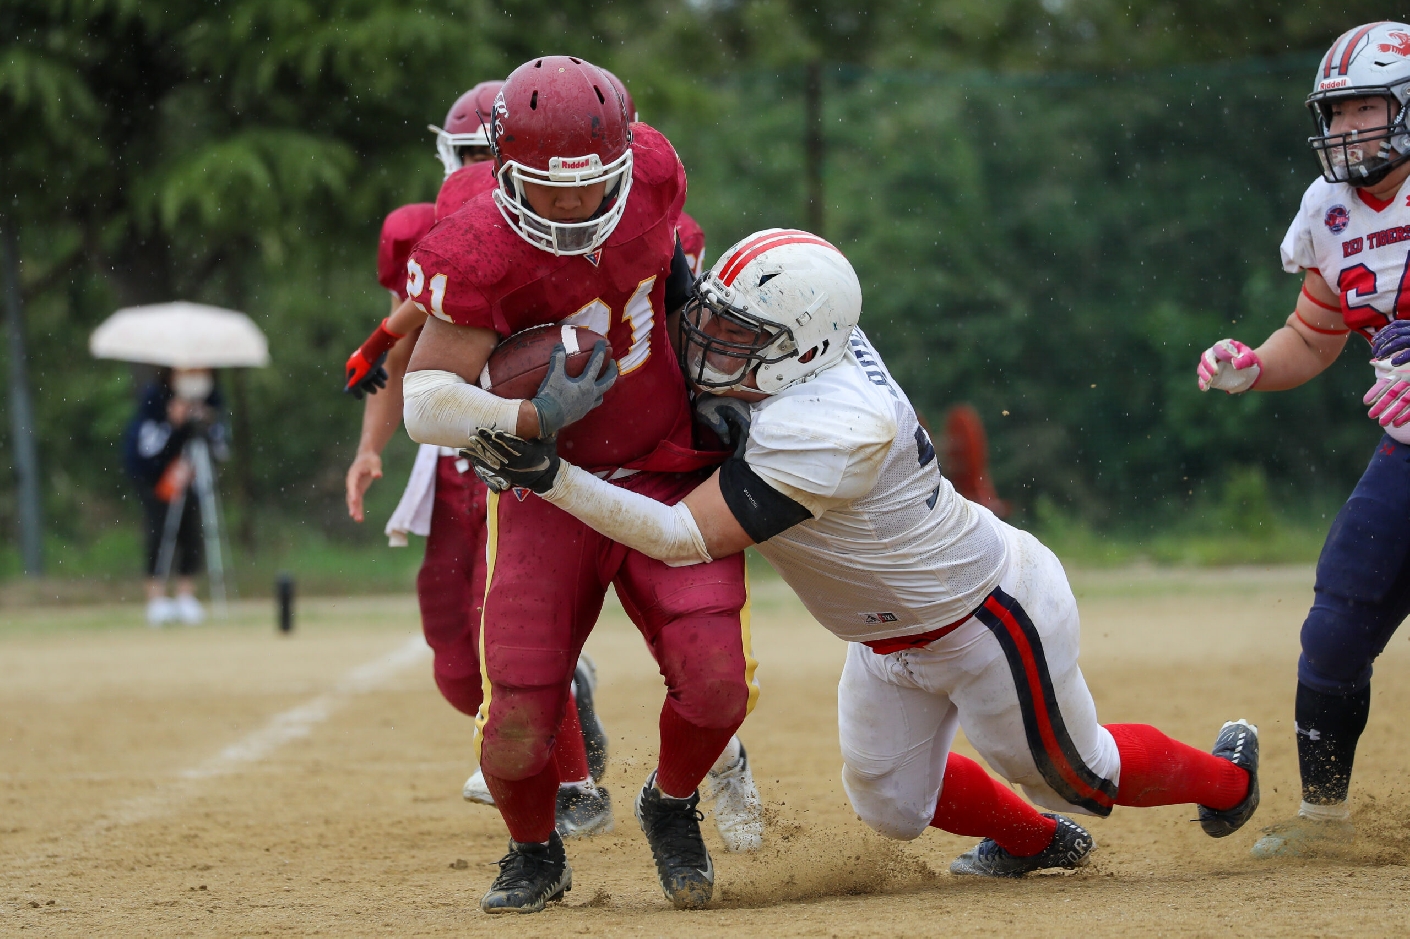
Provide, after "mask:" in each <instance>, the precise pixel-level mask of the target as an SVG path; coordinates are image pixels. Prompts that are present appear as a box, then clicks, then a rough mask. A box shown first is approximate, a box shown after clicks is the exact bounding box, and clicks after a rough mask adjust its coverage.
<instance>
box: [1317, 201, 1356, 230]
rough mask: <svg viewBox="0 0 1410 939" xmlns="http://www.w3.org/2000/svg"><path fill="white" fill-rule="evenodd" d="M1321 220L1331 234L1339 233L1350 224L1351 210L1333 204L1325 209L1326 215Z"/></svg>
mask: <svg viewBox="0 0 1410 939" xmlns="http://www.w3.org/2000/svg"><path fill="white" fill-rule="evenodd" d="M1322 221H1323V222H1324V223H1325V224H1326V226H1327V227H1328V228H1330V229H1331V230H1332V234H1333V235H1340V234H1341V233H1342V232H1344V231H1346V226H1348V225H1350V224H1351V212H1350V211H1349V210H1348V209H1347V207H1346V206H1344V205H1334V206H1332V207H1331V208H1330V209H1328V210H1327V216H1326V218H1324V219H1322Z"/></svg>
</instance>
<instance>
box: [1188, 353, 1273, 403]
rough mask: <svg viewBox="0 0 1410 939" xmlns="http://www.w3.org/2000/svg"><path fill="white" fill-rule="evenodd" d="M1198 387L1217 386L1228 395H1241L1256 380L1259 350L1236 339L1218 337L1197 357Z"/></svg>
mask: <svg viewBox="0 0 1410 939" xmlns="http://www.w3.org/2000/svg"><path fill="white" fill-rule="evenodd" d="M1197 371H1198V373H1199V390H1200V391H1208V390H1209V389H1211V388H1218V389H1219V390H1220V391H1225V392H1228V393H1229V394H1231V395H1236V394H1242V393H1243V392H1245V391H1248V390H1249V389H1250V388H1252V387H1253V386H1254V385H1255V384H1256V383H1257V382H1258V376H1259V375H1261V374H1262V373H1263V363H1262V362H1260V361H1259V360H1258V353H1256V352H1254V351H1253V350H1252V349H1250V348H1249V347H1248V346H1246V345H1244V344H1243V343H1242V342H1239V341H1238V340H1237V339H1221V340H1219V341H1218V342H1216V343H1215V344H1214V345H1212V346H1210V347H1209V348H1208V349H1205V350H1204V354H1203V355H1201V356H1200V357H1199V368H1198V369H1197Z"/></svg>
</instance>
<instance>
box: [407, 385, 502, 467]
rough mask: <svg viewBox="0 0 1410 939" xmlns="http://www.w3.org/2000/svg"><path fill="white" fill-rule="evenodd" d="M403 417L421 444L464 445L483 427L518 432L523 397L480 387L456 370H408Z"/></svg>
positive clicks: (411, 432) (413, 438) (458, 446)
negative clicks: (491, 391) (500, 395)
mask: <svg viewBox="0 0 1410 939" xmlns="http://www.w3.org/2000/svg"><path fill="white" fill-rule="evenodd" d="M402 394H403V398H404V401H405V403H404V405H403V407H402V418H403V420H405V421H406V432H407V433H408V434H409V435H410V436H411V439H412V440H415V441H416V442H417V443H429V444H432V445H434V446H439V447H454V448H457V449H458V448H460V447H463V446H465V445H466V444H468V443H469V442H470V441H471V439H473V438H474V436H475V434H476V432H478V431H479V430H480V429H481V428H484V429H486V430H504V431H508V432H509V433H511V434H512V433H515V431H517V430H518V427H519V400H518V399H517V398H501V397H499V396H497V395H493V394H490V393H489V392H488V391H486V390H484V389H483V388H477V387H476V386H474V385H472V384H470V383H469V382H467V381H466V380H465V379H463V378H461V377H460V376H459V375H457V374H455V373H454V372H443V371H438V370H435V369H426V370H423V371H419V372H408V373H407V375H406V378H405V380H404V381H403V382H402Z"/></svg>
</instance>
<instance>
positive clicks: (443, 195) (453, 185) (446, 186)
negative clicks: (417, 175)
mask: <svg viewBox="0 0 1410 939" xmlns="http://www.w3.org/2000/svg"><path fill="white" fill-rule="evenodd" d="M494 185H495V183H494V160H481V161H480V162H479V163H471V164H470V165H469V166H462V167H461V168H460V169H458V170H456V171H455V172H454V173H451V174H450V175H449V176H447V177H446V181H445V182H443V183H441V191H440V192H439V193H437V194H436V221H438V222H439V221H440V220H441V219H443V218H445V217H446V216H447V215H454V214H455V213H456V212H459V211H460V210H461V208H463V207H464V206H465V203H467V202H469V201H470V200H471V199H473V198H475V197H476V196H478V195H479V194H480V193H482V192H489V191H490V190H491V189H493V188H494Z"/></svg>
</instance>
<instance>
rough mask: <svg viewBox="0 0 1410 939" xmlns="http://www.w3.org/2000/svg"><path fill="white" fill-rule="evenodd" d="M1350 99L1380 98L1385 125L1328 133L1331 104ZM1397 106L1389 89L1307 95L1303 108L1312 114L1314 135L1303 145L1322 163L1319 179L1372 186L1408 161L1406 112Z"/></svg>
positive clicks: (1397, 103)
mask: <svg viewBox="0 0 1410 939" xmlns="http://www.w3.org/2000/svg"><path fill="white" fill-rule="evenodd" d="M1351 98H1381V99H1382V100H1383V101H1384V102H1385V107H1386V122H1385V123H1384V124H1383V125H1381V126H1379V127H1366V128H1362V129H1360V130H1353V131H1347V132H1345V133H1337V134H1334V133H1332V130H1331V128H1332V119H1333V118H1332V108H1333V106H1334V104H1335V103H1336V102H1337V101H1345V100H1348V99H1351ZM1399 104H1400V103H1399V101H1398V100H1397V98H1396V97H1395V93H1394V92H1393V91H1392V90H1391V89H1390V88H1379V89H1365V88H1353V89H1339V90H1338V92H1337V93H1335V94H1332V93H1315V94H1313V95H1311V96H1310V97H1309V98H1308V99H1307V108H1308V110H1309V111H1310V112H1311V113H1312V120H1313V123H1314V124H1315V125H1316V128H1317V134H1316V136H1313V137H1309V138H1308V139H1307V143H1308V145H1309V146H1311V147H1312V150H1313V152H1314V153H1316V154H1317V159H1318V161H1319V162H1320V163H1321V164H1322V178H1323V179H1325V180H1327V182H1330V183H1347V184H1348V185H1351V186H1354V187H1357V188H1362V187H1366V186H1374V185H1376V184H1377V183H1379V182H1380V181H1381V180H1383V179H1385V178H1386V176H1387V175H1389V174H1390V172H1391V171H1392V170H1394V169H1395V168H1396V167H1397V166H1400V165H1401V164H1403V163H1405V162H1406V160H1410V130H1407V128H1406V124H1405V120H1406V109H1405V108H1401V107H1399ZM1392 114H1394V116H1393V117H1392V116H1391V115H1392Z"/></svg>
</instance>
